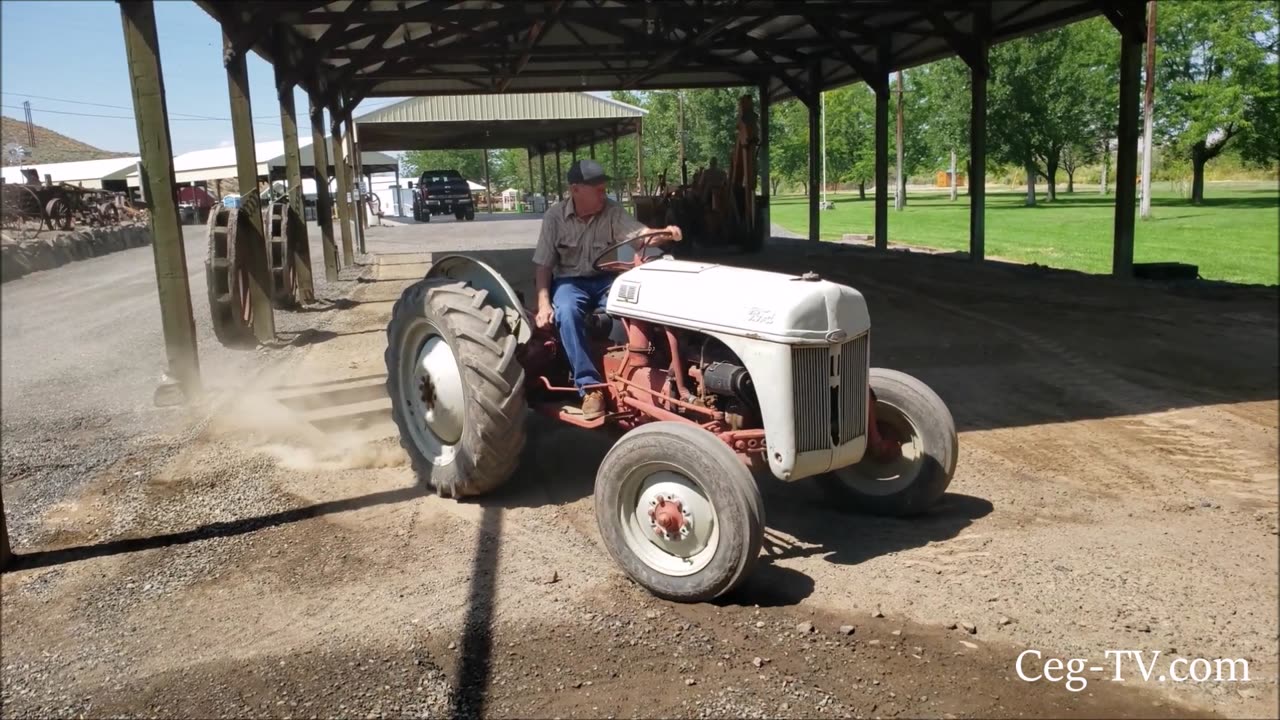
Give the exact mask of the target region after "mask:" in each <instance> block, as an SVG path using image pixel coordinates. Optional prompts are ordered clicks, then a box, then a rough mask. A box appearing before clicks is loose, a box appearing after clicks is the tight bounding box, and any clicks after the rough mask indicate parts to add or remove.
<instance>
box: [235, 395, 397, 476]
mask: <svg viewBox="0 0 1280 720" xmlns="http://www.w3.org/2000/svg"><path fill="white" fill-rule="evenodd" d="M312 412H314V411H312ZM212 425H213V427H211V429H212V430H214V431H216V432H217V433H218V434H220V435H226V436H232V437H236V438H238V439H241V440H245V441H248V442H249V443H250V446H251V449H252V451H254V452H260V453H263V454H266V455H268V456H270V457H272V458H274V459H275V460H276V462H277V463H279V465H280V467H282V468H285V469H288V470H296V471H323V470H369V469H377V468H391V467H400V466H403V465H408V457H407V456H406V455H405V452H404V449H403V448H401V447H400V444H399V441H398V438H397V436H396V434H395V428H394V425H390V411H388V418H387V422H386V423H379V424H377V425H376V426H374V427H372V428H365V427H361V428H356V427H343V426H341V425H340V424H338V425H335V424H334V421H333V420H332V419H329V420H327V421H326V422H325V424H324V429H323V430H322V429H320V428H319V427H317V426H316V424H313V423H312V422H311V421H310V419H309V418H308V411H307V410H298V409H294V408H292V407H290V406H289V405H286V404H285V403H284V402H282V401H281V400H279V399H277V398H276V397H274V396H273V394H272V393H271V392H270V391H268V390H255V391H250V392H246V393H243V394H241V395H239V396H237V397H235V398H234V399H233V400H232V401H231V402H230V403H229V404H228V405H227V406H226V408H225V409H224V410H223V411H222V412H221V413H219V414H218V416H217V417H216V418H215V420H214V421H213V424H212ZM389 425H390V426H389ZM388 426H389V427H388Z"/></svg>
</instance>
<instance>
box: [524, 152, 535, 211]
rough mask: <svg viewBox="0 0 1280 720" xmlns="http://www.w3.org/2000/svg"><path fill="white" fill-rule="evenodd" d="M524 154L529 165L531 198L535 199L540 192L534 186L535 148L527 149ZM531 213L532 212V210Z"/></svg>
mask: <svg viewBox="0 0 1280 720" xmlns="http://www.w3.org/2000/svg"><path fill="white" fill-rule="evenodd" d="M524 153H525V160H526V161H527V162H528V163H529V196H530V197H533V194H534V193H535V192H537V191H538V186H536V185H534V184H533V148H525V151H524ZM529 212H532V208H530V210H529Z"/></svg>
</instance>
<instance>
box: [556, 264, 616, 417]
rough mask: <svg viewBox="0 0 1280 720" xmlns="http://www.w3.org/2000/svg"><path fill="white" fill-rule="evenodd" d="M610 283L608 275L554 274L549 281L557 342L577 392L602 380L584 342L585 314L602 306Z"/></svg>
mask: <svg viewBox="0 0 1280 720" xmlns="http://www.w3.org/2000/svg"><path fill="white" fill-rule="evenodd" d="M612 285H613V276H612V275H595V276H592V277H565V278H556V279H555V280H554V281H552V283H551V305H552V307H554V308H555V313H556V325H557V326H558V327H559V328H560V345H561V347H563V348H564V354H565V356H566V357H568V359H569V367H571V368H573V383H574V385H576V386H577V387H578V395H580V396H581V395H585V394H586V391H585V390H583V389H582V388H583V386H584V385H598V384H600V383H602V382H604V380H603V379H602V378H601V377H600V371H599V370H597V369H596V364H595V362H594V361H592V359H591V350H590V345H589V344H588V342H587V316H588V315H590V314H591V313H592V312H594V311H595V310H596V308H600V307H604V303H605V300H607V299H608V297H609V287H610V286H612Z"/></svg>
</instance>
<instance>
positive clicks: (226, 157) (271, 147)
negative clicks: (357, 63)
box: [128, 138, 399, 187]
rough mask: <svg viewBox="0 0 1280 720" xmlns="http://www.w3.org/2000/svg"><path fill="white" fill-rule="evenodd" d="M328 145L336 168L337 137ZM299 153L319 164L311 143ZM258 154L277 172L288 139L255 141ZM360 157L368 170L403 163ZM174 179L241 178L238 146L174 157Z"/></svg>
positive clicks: (305, 162)
mask: <svg viewBox="0 0 1280 720" xmlns="http://www.w3.org/2000/svg"><path fill="white" fill-rule="evenodd" d="M325 146H326V148H327V151H328V153H329V155H328V158H329V166H330V167H333V140H332V139H331V138H326V140H325ZM298 150H299V155H300V156H301V158H302V167H303V168H304V169H305V168H309V167H312V166H313V165H314V163H315V159H314V157H313V155H312V153H311V143H310V142H307V143H305V144H302V143H299V147H298ZM253 151H254V152H253V154H254V157H255V158H257V160H258V175H260V176H261V175H277V174H279V172H277V171H282V170H283V168H284V141H283V140H265V141H263V142H259V143H254V146H253ZM360 159H361V161H362V162H363V164H364V170H365V171H366V172H391V171H393V170H395V169H396V168H397V167H398V166H399V161H398V160H396V158H394V157H392V156H390V155H387V154H385V153H380V152H370V151H363V152H361V153H360ZM130 167H132V166H130ZM173 171H174V182H179V183H188V182H196V181H199V180H219V179H227V178H234V177H237V175H238V174H239V169H238V168H237V166H236V149H235V146H234V145H225V146H223V147H216V148H208V149H205V150H192V151H191V152H186V153H182V154H181V155H175V156H173ZM128 181H129V186H130V187H138V183H139V180H138V173H137V171H136V170H135V171H134V172H131V173H129V174H128Z"/></svg>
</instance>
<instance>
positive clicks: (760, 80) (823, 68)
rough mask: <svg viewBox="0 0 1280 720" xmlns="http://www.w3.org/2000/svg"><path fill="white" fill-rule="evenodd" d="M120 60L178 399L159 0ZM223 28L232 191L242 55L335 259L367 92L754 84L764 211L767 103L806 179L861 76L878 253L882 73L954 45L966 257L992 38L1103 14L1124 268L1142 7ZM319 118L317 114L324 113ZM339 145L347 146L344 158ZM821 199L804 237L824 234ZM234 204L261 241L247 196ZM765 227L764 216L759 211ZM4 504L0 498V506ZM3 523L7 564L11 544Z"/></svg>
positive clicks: (355, 225) (818, 0) (398, 15)
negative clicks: (801, 144)
mask: <svg viewBox="0 0 1280 720" xmlns="http://www.w3.org/2000/svg"><path fill="white" fill-rule="evenodd" d="M118 2H119V4H120V9H121V18H122V24H123V30H124V36H125V48H126V52H127V54H128V61H129V75H130V80H131V83H132V90H133V99H134V112H135V115H136V118H137V126H138V141H139V142H138V144H139V148H140V155H141V158H142V159H141V162H142V167H143V182H142V187H143V192H144V194H145V196H146V197H147V199H148V202H149V204H150V207H151V210H152V214H151V221H152V229H153V249H154V253H155V266H156V281H157V284H158V286H159V294H160V304H161V317H162V321H163V325H164V335H165V343H166V350H167V355H168V366H169V374H170V376H171V377H173V378H175V379H176V384H177V385H178V386H180V388H181V391H182V392H183V393H184V394H185V396H186V397H187V398H192V397H194V396H196V395H198V394H199V393H200V392H201V390H200V385H201V384H200V373H199V360H198V355H197V351H196V339H195V326H194V322H193V318H192V313H191V298H190V290H189V288H188V285H187V268H186V259H185V255H184V253H183V248H182V235H181V228H180V226H179V219H178V212H177V203H176V202H175V184H176V177H175V171H174V162H173V152H172V146H171V144H170V139H169V120H168V115H167V108H166V105H165V93H164V79H163V73H162V72H161V67H160V52H159V41H158V38H157V34H156V24H155V11H154V7H153V0H118ZM196 3H197V4H198V5H199V6H200V7H201V8H203V9H204V10H205V11H206V12H207V13H208V14H209V15H210V16H211V17H212V18H213V19H214V20H216V21H217V22H219V23H220V24H221V26H222V28H223V46H224V65H225V70H226V76H227V85H228V94H229V97H230V106H231V118H232V125H233V132H234V138H235V148H236V164H237V173H238V176H239V180H240V184H241V185H242V186H245V187H252V186H253V184H254V182H255V180H256V177H257V171H258V161H257V159H256V157H255V152H254V131H253V120H252V112H251V108H250V97H249V83H248V78H247V73H246V69H245V57H246V55H247V54H248V53H250V52H255V53H257V54H258V55H259V56H261V57H262V58H263V59H265V60H266V61H267V62H268V63H270V64H271V65H272V66H273V67H274V70H275V79H276V85H277V91H278V93H277V94H278V98H277V99H278V102H279V107H280V116H281V125H282V129H283V138H284V144H285V160H286V162H285V165H286V176H287V178H288V185H289V186H290V187H292V188H294V189H295V190H294V192H295V193H296V194H297V197H296V198H295V200H294V202H296V204H297V206H298V207H301V204H302V201H301V196H300V193H301V184H302V183H301V162H300V156H299V150H298V133H297V121H296V111H295V108H294V100H293V98H294V88H295V87H301V88H302V89H303V90H304V91H305V92H306V94H307V96H308V98H309V100H310V103H309V105H310V107H309V108H308V109H309V111H310V120H311V128H312V133H313V145H314V147H315V148H316V149H317V150H318V151H320V152H322V153H323V152H324V151H325V150H326V149H328V145H327V144H326V143H325V142H324V139H325V138H324V132H325V128H326V127H327V128H328V129H329V130H330V132H331V135H332V140H333V142H332V151H333V155H334V158H333V163H332V167H333V168H334V172H335V174H336V175H337V178H336V180H337V183H336V185H337V188H338V191H337V193H336V202H337V206H338V221H339V223H338V224H339V226H340V234H341V237H342V251H343V252H342V262H343V263H345V264H347V265H351V264H353V263H354V253H353V247H352V236H353V235H355V236H356V237H357V238H358V239H359V240H360V241H361V244H363V227H362V224H363V216H364V213H358V212H354V211H353V208H352V207H351V204H352V202H353V200H354V201H356V202H358V198H353V196H352V195H351V193H350V188H351V187H352V178H353V177H359V176H360V174H361V169H360V160H359V159H360V157H361V156H360V150H359V146H360V143H359V131H358V129H357V128H355V127H353V122H352V113H353V112H354V111H355V109H356V108H357V106H358V105H359V104H360V102H361V101H362V100H364V99H367V98H372V97H404V96H410V97H419V96H421V97H433V96H457V95H489V94H503V93H546V92H570V91H575V92H581V91H588V90H610V89H616V88H625V89H634V90H648V89H667V88H705V87H744V86H745V87H756V88H758V89H759V96H760V98H761V108H760V118H761V128H760V139H761V148H762V152H761V156H760V158H759V162H758V165H759V168H760V175H761V177H760V180H761V182H760V187H761V188H762V189H763V192H764V195H765V207H766V208H767V207H768V205H767V203H768V192H769V187H770V185H769V182H768V175H769V122H768V119H769V106H770V105H771V104H772V103H775V102H781V101H785V100H796V101H799V102H802V103H804V104H805V105H806V106H807V107H808V109H809V133H810V139H811V140H810V143H809V147H810V155H809V174H810V179H811V180H810V184H809V186H810V187H813V186H814V185H816V184H817V182H818V176H819V172H820V164H821V163H820V161H819V158H818V155H817V148H818V142H817V141H816V140H817V138H818V134H819V112H818V107H819V102H818V101H819V97H820V94H821V93H822V92H823V91H826V90H830V89H832V88H836V87H839V86H842V85H846V84H849V83H854V82H865V83H867V84H868V85H869V86H870V87H871V88H872V89H873V90H874V91H875V93H876V112H875V139H876V142H875V144H876V151H875V156H876V172H875V175H876V182H875V208H876V210H875V243H876V247H878V248H886V247H887V246H888V192H887V187H886V186H887V179H888V168H889V161H888V115H889V77H890V75H891V73H893V72H896V71H898V70H902V69H904V68H909V67H912V66H915V65H920V64H923V63H928V62H931V61H934V60H938V59H941V58H944V57H948V56H959V57H960V58H962V59H963V60H964V62H965V63H966V64H967V65H968V67H969V70H970V72H971V76H972V83H971V87H972V100H973V102H972V116H971V130H972V132H971V133H970V135H971V147H970V153H971V157H972V159H973V160H972V171H971V177H970V180H969V182H970V185H971V188H972V189H971V193H972V196H971V209H970V213H971V215H970V237H969V248H970V251H969V256H970V258H971V259H972V260H974V261H981V260H982V259H983V255H984V253H983V244H984V226H983V220H984V193H983V187H984V182H985V177H984V176H985V172H984V170H985V164H986V140H987V137H986V135H987V133H986V106H987V102H986V95H987V77H988V65H987V54H988V49H989V48H990V47H991V46H992V45H994V44H997V43H1000V42H1004V41H1007V40H1010V39H1012V38H1016V37H1020V36H1024V35H1029V34H1032V33H1035V32H1039V31H1042V30H1046V29H1049V28H1052V27H1055V26H1060V25H1063V24H1066V23H1070V22H1074V21H1077V20H1082V19H1084V18H1088V17H1092V16H1096V15H1099V14H1103V15H1105V16H1106V17H1107V18H1108V19H1109V20H1110V21H1111V23H1112V25H1113V26H1114V27H1115V28H1116V29H1117V30H1118V43H1119V55H1120V74H1119V75H1120V81H1119V113H1118V117H1119V122H1118V127H1117V132H1116V137H1117V142H1118V153H1117V164H1116V195H1115V200H1116V205H1115V226H1114V251H1113V263H1112V267H1113V272H1114V273H1115V274H1116V275H1119V276H1122V277H1127V276H1130V275H1131V274H1132V261H1133V233H1134V199H1135V182H1134V181H1135V178H1136V174H1137V151H1138V104H1139V97H1138V93H1139V85H1138V80H1139V69H1140V59H1141V54H1142V46H1143V42H1144V32H1143V21H1144V3H1143V2H1142V0H806V1H805V2H798V1H792V0H672V2H647V1H642V0H509V1H508V0H499V1H495V0H373V1H371V2H354V1H353V0H317V1H309V0H280V1H278V2H244V1H240V0H217V1H214V0H196ZM326 112H327V113H328V118H327V119H328V124H327V125H326V122H325V120H326V118H325V113H326ZM345 158H354V161H348V160H346V159H345ZM315 165H316V168H317V173H316V174H317V178H316V179H317V183H316V185H317V191H318V197H317V201H318V205H319V208H318V210H319V213H318V215H319V219H320V223H319V224H320V233H321V238H322V242H323V244H324V250H325V252H324V256H325V272H326V275H327V276H328V277H329V279H331V280H333V279H336V278H337V273H338V265H339V259H338V255H337V247H336V243H335V240H334V229H333V223H332V221H331V219H330V213H329V207H330V202H331V201H332V200H331V198H330V197H329V193H328V180H327V178H325V177H322V176H323V175H324V174H325V173H324V169H327V168H328V167H330V163H329V161H328V159H327V158H323V157H322V158H318V159H317V162H316V163H315ZM817 197H818V194H817V193H810V198H809V235H810V239H812V240H817V239H818V227H819V215H818V202H817ZM244 210H245V211H246V215H247V216H248V217H249V218H250V220H251V222H252V224H253V226H254V227H253V228H252V229H253V230H254V231H255V232H256V233H257V234H258V235H259V236H261V235H262V230H263V228H262V224H263V223H262V216H261V213H260V212H258V207H257V197H256V194H251V196H250V197H249V199H248V202H246V204H245V208H244ZM766 220H767V210H766ZM251 254H252V255H255V257H253V260H252V261H251V262H250V267H249V268H248V270H249V274H250V278H251V281H250V283H249V285H250V298H251V300H252V303H253V307H254V310H255V312H253V313H252V325H253V332H254V334H255V336H256V337H257V339H258V341H259V342H269V341H271V340H273V339H274V337H275V322H274V318H273V315H272V312H271V304H272V303H271V298H272V277H271V271H270V268H269V267H268V262H269V259H268V258H267V253H266V252H265V250H264V251H263V252H255V253H251ZM297 259H298V276H299V295H300V296H301V299H303V300H305V299H308V297H309V296H310V294H311V292H312V290H311V274H310V253H309V251H308V250H307V240H306V237H305V234H304V235H303V237H302V238H301V244H300V247H299V250H298V254H297ZM0 512H2V511H0ZM3 532H4V531H3V524H2V523H0V564H3V560H4V559H5V556H7V553H8V543H7V539H6V538H3Z"/></svg>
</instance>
